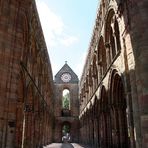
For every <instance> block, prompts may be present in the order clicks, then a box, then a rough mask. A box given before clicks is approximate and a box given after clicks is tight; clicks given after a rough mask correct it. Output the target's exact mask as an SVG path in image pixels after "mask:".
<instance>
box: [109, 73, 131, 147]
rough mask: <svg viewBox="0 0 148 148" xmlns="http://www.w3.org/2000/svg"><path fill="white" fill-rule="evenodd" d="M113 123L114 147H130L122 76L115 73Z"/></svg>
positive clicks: (112, 95) (113, 83)
mask: <svg viewBox="0 0 148 148" xmlns="http://www.w3.org/2000/svg"><path fill="white" fill-rule="evenodd" d="M110 89H111V91H110V93H111V94H110V95H111V104H112V107H111V122H112V145H113V147H127V148H128V147H129V145H128V126H127V114H126V108H127V105H126V98H125V95H124V86H123V82H122V79H121V76H120V75H119V74H118V73H117V72H116V71H114V72H113V75H112V80H111V88H110Z"/></svg>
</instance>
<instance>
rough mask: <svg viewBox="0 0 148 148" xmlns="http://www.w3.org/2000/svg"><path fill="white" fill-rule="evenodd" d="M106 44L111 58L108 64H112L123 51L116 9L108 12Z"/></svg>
mask: <svg viewBox="0 0 148 148" xmlns="http://www.w3.org/2000/svg"><path fill="white" fill-rule="evenodd" d="M105 44H106V48H107V52H108V57H109V61H108V64H110V63H111V61H112V60H113V59H114V58H115V56H116V55H117V53H118V52H119V51H120V49H121V44H120V30H119V25H118V21H117V17H116V14H115V11H114V9H110V10H109V11H108V15H107V19H106V25H105Z"/></svg>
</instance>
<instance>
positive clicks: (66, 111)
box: [54, 62, 79, 142]
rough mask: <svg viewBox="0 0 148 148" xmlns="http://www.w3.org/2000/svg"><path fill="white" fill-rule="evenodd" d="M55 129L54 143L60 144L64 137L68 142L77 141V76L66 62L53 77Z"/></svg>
mask: <svg viewBox="0 0 148 148" xmlns="http://www.w3.org/2000/svg"><path fill="white" fill-rule="evenodd" d="M54 83H55V90H56V92H55V95H56V96H55V103H54V104H55V107H54V108H55V127H54V133H55V135H54V141H55V142H62V139H63V138H62V137H64V136H65V137H66V136H67V135H68V137H70V138H67V139H63V140H66V141H67V140H68V141H69V142H78V140H79V118H78V116H79V98H78V91H79V90H78V83H79V79H78V76H77V75H76V74H75V73H74V71H73V70H72V69H71V68H70V67H69V65H68V64H67V62H65V64H64V66H63V67H62V68H61V69H60V70H59V72H58V73H57V74H56V75H55V79H54Z"/></svg>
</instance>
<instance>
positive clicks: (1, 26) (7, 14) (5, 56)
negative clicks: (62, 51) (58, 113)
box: [0, 0, 54, 148]
mask: <svg viewBox="0 0 148 148" xmlns="http://www.w3.org/2000/svg"><path fill="white" fill-rule="evenodd" d="M0 80H1V82H0V147H1V148H10V147H11V148H13V147H18V148H20V147H21V146H22V147H26V148H28V147H29V148H34V147H37V146H39V145H46V144H47V143H50V142H52V122H53V118H54V116H53V95H54V94H53V88H54V85H53V78H52V71H51V65H50V60H49V57H48V53H47V48H46V44H45V40H44V36H43V33H42V28H41V25H40V21H39V17H38V13H37V10H36V5H35V1H34V0H23V1H20V0H1V1H0Z"/></svg>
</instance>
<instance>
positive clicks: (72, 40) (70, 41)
mask: <svg viewBox="0 0 148 148" xmlns="http://www.w3.org/2000/svg"><path fill="white" fill-rule="evenodd" d="M77 41H78V38H77V37H75V36H68V37H65V38H64V39H61V40H60V43H61V44H63V45H64V46H70V45H72V44H74V43H76V42H77Z"/></svg>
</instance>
